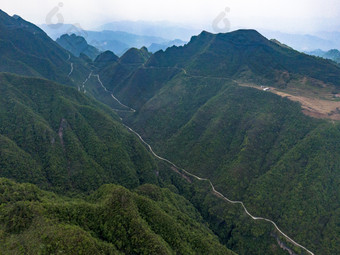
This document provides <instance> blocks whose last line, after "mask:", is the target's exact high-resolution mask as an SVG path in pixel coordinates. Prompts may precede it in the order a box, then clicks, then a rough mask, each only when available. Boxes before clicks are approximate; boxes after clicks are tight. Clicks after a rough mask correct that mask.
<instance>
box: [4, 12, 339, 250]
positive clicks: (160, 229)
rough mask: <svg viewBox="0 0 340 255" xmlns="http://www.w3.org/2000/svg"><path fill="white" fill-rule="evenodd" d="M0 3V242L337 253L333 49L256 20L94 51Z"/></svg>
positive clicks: (23, 246)
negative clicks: (151, 46)
mask: <svg viewBox="0 0 340 255" xmlns="http://www.w3.org/2000/svg"><path fill="white" fill-rule="evenodd" d="M0 18H1V19H0V27H1V30H0V43H2V44H3V45H6V47H7V48H3V47H1V49H3V53H4V54H2V55H1V56H0V58H1V60H3V61H1V65H0V67H1V69H0V70H1V71H2V73H0V120H1V122H0V145H1V146H0V156H1V157H0V177H5V178H8V179H11V180H8V179H5V178H3V179H1V181H0V201H1V204H0V241H1V243H0V253H5V254H7V253H9V254H12V253H13V254H16V253H20V252H22V253H25V254H36V253H57V252H64V253H66V254H74V251H75V250H79V251H82V252H84V253H89V252H90V253H92V254H103V253H104V254H119V253H125V254H233V253H232V252H231V251H230V250H232V251H233V252H236V253H237V254H259V255H260V254H287V253H288V252H287V250H289V252H290V253H291V254H294V253H295V254H307V253H309V254H326V255H327V254H329V255H330V254H337V253H339V246H338V245H337V244H338V243H339V242H340V240H339V238H340V237H339V234H338V233H339V232H340V229H339V226H340V224H339V219H340V210H339V202H340V198H339V194H340V190H339V187H340V183H339V181H340V145H339V143H338V142H337V141H338V140H339V139H340V124H339V122H338V120H337V118H336V117H337V116H338V115H337V114H339V113H338V111H339V109H340V106H339V109H338V108H336V107H337V105H338V103H339V100H338V98H336V96H334V95H337V94H336V93H338V90H339V88H340V83H339V81H340V67H339V66H338V65H336V64H335V63H334V62H332V61H328V60H323V59H320V58H316V57H312V56H308V55H306V54H302V53H299V52H297V51H295V50H293V49H290V48H288V47H284V46H282V45H280V44H279V43H277V42H275V41H269V40H267V39H266V38H265V37H263V36H262V35H260V34H259V33H258V32H256V31H254V30H239V31H235V32H231V33H226V34H210V33H207V32H202V33H201V34H200V35H199V36H194V37H192V39H191V40H190V42H189V43H188V44H186V45H184V46H180V47H171V48H168V49H167V50H166V51H159V52H156V53H155V54H152V53H150V52H148V50H147V49H146V48H145V47H143V48H141V49H136V48H132V49H130V50H128V51H127V52H126V53H125V54H124V55H123V56H121V57H120V58H118V57H117V56H116V55H115V54H114V53H112V52H109V51H107V52H103V53H101V54H100V55H99V56H98V57H97V58H96V59H95V61H92V60H91V59H87V58H85V57H84V56H81V57H80V58H77V57H76V56H70V55H69V54H68V52H67V51H66V50H64V49H62V48H61V47H60V46H59V45H58V44H56V43H55V42H53V41H52V40H51V39H50V38H48V37H47V36H46V34H44V33H43V32H42V31H41V30H40V29H38V28H37V27H35V26H34V25H32V24H30V23H28V22H26V21H24V20H22V19H21V18H19V17H17V16H15V17H10V16H8V15H7V14H5V13H3V12H2V13H0ZM8 45H9V46H8ZM36 59H39V61H40V60H41V61H42V62H39V61H36ZM58 61H59V62H58ZM45 62H46V63H49V64H48V65H47V64H46V65H45V64H44V63H45ZM10 64H11V66H9V65H10ZM4 71H5V72H6V73H3V72H4ZM22 75H26V76H22ZM267 86H268V87H267ZM263 90H265V91H263ZM283 95H288V98H284V96H283ZM292 96H295V97H299V98H300V101H299V102H301V104H302V105H300V104H299V103H297V102H293V101H292V100H290V99H291V98H292ZM307 99H313V100H316V101H313V102H318V103H319V102H322V103H325V102H326V103H329V104H332V106H333V105H335V108H334V109H333V108H332V109H331V110H332V112H329V113H327V114H328V115H327V114H326V115H320V116H318V117H319V118H318V119H317V118H312V117H310V116H306V114H307V113H308V112H307V111H306V109H305V108H302V107H307V106H308V104H307V103H308V102H309V101H307V103H306V102H305V101H306V100H307ZM99 101H100V102H99ZM105 104H106V105H105ZM304 104H305V105H304ZM306 105H307V106H306ZM309 115H311V114H309ZM325 116H326V117H325ZM327 117H329V118H327ZM330 117H332V118H330ZM330 119H331V120H330ZM133 130H135V131H133ZM137 132H138V133H137ZM146 143H149V144H150V146H145V145H147V144H146ZM151 146H152V147H151ZM157 155H159V156H157ZM163 157H164V158H166V159H168V160H171V162H173V163H171V162H170V161H167V160H166V159H164V158H163ZM182 167H183V168H184V169H185V170H186V171H185V170H183V169H182ZM190 173H192V174H190ZM195 175H196V176H195ZM206 179H209V181H211V182H209V181H207V180H206ZM12 180H14V181H16V182H14V181H12ZM23 182H26V183H32V184H35V185H37V187H36V186H34V185H32V184H22V183H23ZM103 185H104V186H103ZM214 189H216V190H217V191H216V190H214ZM43 190H47V191H48V192H47V191H43ZM52 192H54V193H52ZM218 192H221V193H218ZM222 194H223V195H224V196H225V197H224V198H223V197H222ZM228 199H230V200H233V201H234V202H232V201H230V200H228ZM241 201H243V202H244V204H242V203H241ZM246 208H247V210H246ZM250 214H251V215H255V216H259V217H264V218H265V220H263V218H255V217H253V218H252V217H250ZM254 219H255V220H254ZM270 220H273V221H274V222H275V223H276V224H277V225H276V227H278V228H279V229H280V230H282V232H284V233H285V234H286V235H288V236H289V237H290V238H292V239H293V240H294V241H289V238H287V237H285V236H284V235H283V234H282V233H280V231H278V229H276V228H275V227H274V224H273V223H272V222H271V221H270ZM294 242H296V243H294ZM298 244H299V245H298ZM229 249H230V250H229Z"/></svg>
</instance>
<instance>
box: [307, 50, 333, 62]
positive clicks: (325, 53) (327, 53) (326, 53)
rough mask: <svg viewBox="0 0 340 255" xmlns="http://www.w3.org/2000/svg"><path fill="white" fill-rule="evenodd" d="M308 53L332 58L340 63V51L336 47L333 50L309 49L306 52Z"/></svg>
mask: <svg viewBox="0 0 340 255" xmlns="http://www.w3.org/2000/svg"><path fill="white" fill-rule="evenodd" d="M306 53H307V54H309V55H313V56H317V57H321V58H326V59H330V60H333V61H335V62H337V63H340V51H338V50H336V49H332V50H329V51H323V50H320V49H318V50H314V51H309V52H306Z"/></svg>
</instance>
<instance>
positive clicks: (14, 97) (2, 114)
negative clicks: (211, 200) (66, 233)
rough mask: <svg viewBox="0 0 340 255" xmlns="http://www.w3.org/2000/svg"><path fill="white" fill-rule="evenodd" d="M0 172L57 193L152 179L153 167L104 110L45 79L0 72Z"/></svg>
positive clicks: (138, 144) (134, 139) (154, 178)
mask: <svg viewBox="0 0 340 255" xmlns="http://www.w3.org/2000/svg"><path fill="white" fill-rule="evenodd" d="M0 83H1V87H0V90H1V97H0V105H1V107H0V109H1V110H0V118H1V123H0V137H1V139H0V141H1V147H0V154H1V159H0V168H1V176H2V177H8V178H14V179H16V180H18V181H25V182H31V183H35V184H38V185H39V186H40V187H43V188H50V189H52V190H57V191H61V192H67V191H83V192H87V191H90V190H93V189H96V188H98V187H99V186H100V185H101V184H103V183H118V184H121V185H125V186H127V187H136V186H138V185H139V184H140V183H144V182H150V183H157V178H156V174H155V169H156V166H155V164H154V162H153V160H152V159H151V157H150V156H149V154H148V153H147V152H146V150H145V149H144V148H143V147H142V145H141V144H140V143H139V142H138V140H137V138H135V137H134V136H133V135H131V134H129V133H128V132H127V131H126V130H125V128H124V127H122V126H121V124H120V123H119V119H118V116H117V115H115V114H114V113H113V112H112V111H111V110H110V109H109V108H106V107H105V106H103V105H101V104H99V103H97V102H95V101H93V100H90V99H89V98H87V97H86V96H83V95H82V94H81V93H79V92H77V91H76V90H74V89H72V88H67V87H64V86H61V85H59V84H56V83H52V82H50V81H47V80H42V79H36V78H23V77H18V76H14V75H10V74H0Z"/></svg>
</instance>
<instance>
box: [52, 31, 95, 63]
mask: <svg viewBox="0 0 340 255" xmlns="http://www.w3.org/2000/svg"><path fill="white" fill-rule="evenodd" d="M56 42H57V43H58V44H59V45H60V46H61V47H63V48H64V49H65V50H68V51H69V52H71V53H72V54H73V55H74V56H77V57H79V56H80V54H85V55H86V56H88V57H89V58H90V59H93V60H94V59H95V58H96V57H97V56H98V55H99V53H100V52H99V50H98V49H97V48H95V47H93V46H92V45H89V44H87V42H86V40H85V38H84V37H82V36H77V35H75V34H72V35H68V34H64V35H62V36H60V37H59V38H58V39H57V40H56Z"/></svg>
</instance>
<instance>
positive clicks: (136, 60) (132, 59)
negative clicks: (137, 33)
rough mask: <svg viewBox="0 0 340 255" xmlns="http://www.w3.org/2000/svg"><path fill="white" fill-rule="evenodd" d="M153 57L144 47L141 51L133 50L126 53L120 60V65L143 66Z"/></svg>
mask: <svg viewBox="0 0 340 255" xmlns="http://www.w3.org/2000/svg"><path fill="white" fill-rule="evenodd" d="M151 55H152V54H151V53H150V52H149V51H148V49H147V48H146V47H142V48H141V49H137V48H131V49H129V50H128V51H126V52H125V53H124V54H123V56H122V57H121V58H120V59H119V60H120V63H123V64H143V63H145V62H146V61H147V60H148V59H149V58H150V56H151Z"/></svg>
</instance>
